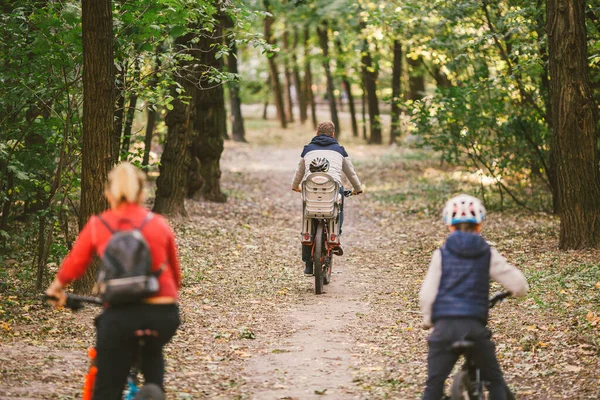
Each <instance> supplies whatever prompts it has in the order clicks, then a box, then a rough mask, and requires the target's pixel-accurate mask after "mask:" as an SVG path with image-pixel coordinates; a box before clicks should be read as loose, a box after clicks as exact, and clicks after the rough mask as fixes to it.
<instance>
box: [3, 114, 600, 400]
mask: <svg viewBox="0 0 600 400" xmlns="http://www.w3.org/2000/svg"><path fill="white" fill-rule="evenodd" d="M309 131H310V130H309ZM348 135H349V133H348V131H346V135H345V136H343V137H342V138H341V143H342V144H343V145H345V146H346V147H347V149H348V151H349V153H350V155H351V156H352V157H353V159H354V160H355V166H356V170H357V172H358V174H359V176H360V177H361V179H362V181H363V182H364V184H365V194H364V195H361V196H357V197H352V198H350V199H348V202H347V207H346V213H347V214H346V215H347V217H346V218H347V219H346V221H347V222H345V233H344V235H343V237H344V243H346V247H347V250H346V254H345V255H344V256H343V257H342V258H340V259H338V260H336V263H337V264H336V265H338V266H339V268H338V267H337V266H336V272H338V273H341V274H343V275H344V277H348V276H350V277H351V279H352V284H351V285H348V290H352V291H353V293H352V295H353V296H354V297H355V298H356V299H357V300H358V301H360V302H362V303H364V304H366V305H367V308H366V310H365V311H364V312H360V313H357V315H356V317H357V318H358V319H359V321H360V323H354V324H351V325H347V326H345V328H344V329H345V333H346V334H347V335H349V336H350V337H351V338H352V343H351V344H350V345H351V348H352V351H351V354H350V360H351V361H350V363H349V364H348V365H342V366H340V368H344V369H346V370H348V371H350V372H351V374H352V376H353V379H352V382H351V385H352V386H353V387H352V390H351V392H352V394H351V395H348V396H347V398H357V399H358V398H360V399H417V398H419V396H420V393H421V391H422V387H423V384H424V381H425V377H426V350H427V349H426V337H427V334H428V333H427V332H426V331H424V330H422V329H421V328H420V322H421V319H420V312H419V308H418V291H419V288H420V284H421V281H422V279H423V278H424V275H425V272H426V270H427V266H428V263H429V257H430V255H431V253H432V251H433V250H434V249H435V248H436V247H438V246H439V245H441V243H442V242H443V240H444V238H445V236H446V232H447V231H446V228H445V227H444V225H443V224H442V221H441V218H440V210H441V207H442V205H443V203H444V201H445V200H446V199H447V198H448V197H449V196H451V195H453V194H457V193H459V192H463V191H464V192H469V193H475V191H476V190H480V185H479V183H478V182H474V181H473V180H472V179H471V178H472V176H471V175H469V174H467V173H466V172H465V171H461V170H460V169H459V168H454V167H451V166H448V165H444V164H440V161H439V158H438V157H436V154H434V153H431V152H428V151H426V150H416V149H407V148H402V147H396V146H393V147H388V146H367V145H364V144H362V143H361V142H360V141H358V140H356V139H350V138H348ZM310 138H311V134H310V133H309V132H307V130H306V129H304V130H303V129H301V128H299V127H293V128H291V129H288V130H287V131H280V130H279V129H278V128H277V127H276V126H275V123H274V121H269V122H264V121H261V120H250V122H249V132H248V140H249V144H240V143H232V142H228V143H226V150H225V152H224V154H223V159H222V161H221V166H222V170H223V176H222V186H223V189H224V191H225V192H226V193H227V195H228V197H229V199H228V201H227V203H224V204H217V203H207V202H195V201H189V202H187V204H186V206H187V209H188V212H189V214H190V217H189V218H188V219H180V220H173V221H171V224H172V227H173V229H174V230H175V232H176V236H177V243H178V246H179V249H180V256H181V262H182V268H183V276H184V280H183V288H182V291H181V311H182V325H181V328H180V330H179V332H178V334H177V335H176V337H175V338H174V340H173V341H172V343H171V344H170V345H169V346H168V347H167V348H166V358H167V373H166V387H167V390H168V393H169V395H168V398H169V399H217V398H222V399H250V398H257V397H255V390H256V385H255V384H254V383H252V376H253V374H254V373H255V371H253V370H252V367H251V360H252V359H255V358H257V357H261V355H265V354H276V353H277V352H282V351H288V350H282V349H279V348H278V347H276V346H277V345H278V343H279V340H280V339H281V338H285V337H286V336H289V335H291V334H293V333H294V332H293V329H291V328H290V325H289V324H288V320H287V319H286V318H287V314H288V313H293V310H294V309H295V308H297V307H299V306H302V305H306V304H312V303H314V302H315V301H317V300H316V299H315V295H314V292H313V285H312V281H311V280H310V279H307V278H305V277H304V276H303V275H302V263H301V261H300V257H299V252H300V246H299V243H298V237H299V228H300V211H301V205H300V198H299V195H298V194H297V193H294V192H292V191H291V190H290V181H291V178H292V175H293V172H294V168H295V165H296V162H297V159H298V156H299V155H300V151H301V146H302V144H305V143H306V142H308V141H309V140H310ZM557 232H558V219H557V218H556V217H554V216H551V215H547V214H544V213H531V212H526V211H523V210H519V209H515V208H510V207H507V208H506V209H505V210H504V211H498V210H490V212H489V219H488V221H487V222H486V223H485V227H484V235H485V237H486V238H487V239H488V240H489V241H490V242H491V243H492V244H493V245H494V246H496V248H497V249H498V250H499V251H500V252H501V253H502V254H504V255H505V256H506V257H507V258H508V260H509V261H510V262H511V263H513V264H514V265H516V266H518V267H519V268H521V269H522V270H523V272H524V273H525V275H526V277H527V279H528V281H529V284H530V287H531V289H530V293H529V294H528V295H527V297H525V298H523V299H509V300H507V301H505V302H504V303H502V304H500V305H498V306H497V308H494V309H493V310H492V311H491V318H490V328H491V329H492V330H493V332H494V338H495V340H496V343H497V353H498V357H499V359H500V363H501V365H502V368H503V369H504V371H505V375H506V378H507V381H508V382H509V383H510V385H511V387H512V388H514V389H515V390H516V391H517V393H518V396H517V398H519V399H539V400H546V399H553V398H568V399H597V398H600V369H599V368H598V367H599V366H600V308H599V304H600V266H599V261H598V260H600V258H599V256H600V252H599V251H597V250H589V251H569V252H561V251H559V250H558V249H557ZM25 263H26V260H21V259H20V258H19V256H18V255H15V256H14V257H13V258H11V260H10V262H8V263H5V265H4V266H3V267H2V269H3V271H2V275H1V279H2V284H1V285H0V399H2V400H7V399H17V398H18V399H76V398H79V397H80V394H79V393H80V387H81V382H82V376H83V374H84V370H85V368H86V366H87V360H86V351H85V350H86V348H87V347H88V346H90V345H92V344H93V338H94V334H93V332H94V330H93V317H94V315H96V314H97V313H98V310H96V309H93V308H88V309H86V310H84V311H81V312H79V313H77V314H73V313H71V312H70V311H68V310H54V309H52V308H50V307H48V306H46V305H44V304H42V302H41V301H40V300H39V298H38V297H36V296H33V295H32V289H31V285H32V282H31V281H27V279H24V278H23V270H24V269H25V268H26V266H25ZM335 284H336V275H335V274H334V276H333V282H332V283H331V285H335ZM497 290H500V287H497V286H494V287H493V291H497ZM325 298H326V297H325ZM323 307H327V302H326V301H325V302H323ZM314 318H316V319H318V318H319V316H318V315H315V316H314ZM323 323H327V322H326V321H324V322H323ZM269 384H270V382H269V381H266V382H264V385H269ZM322 397H323V398H327V397H328V395H327V392H324V391H323V392H322ZM280 398H286V397H280ZM287 398H291V397H287ZM330 398H334V397H331V396H330Z"/></svg>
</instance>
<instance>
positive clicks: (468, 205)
mask: <svg viewBox="0 0 600 400" xmlns="http://www.w3.org/2000/svg"><path fill="white" fill-rule="evenodd" d="M442 218H443V219H444V222H445V223H446V225H455V224H460V223H461V222H470V223H473V224H480V223H481V222H483V220H484V219H485V207H484V206H483V204H481V201H480V200H479V199H478V198H477V197H473V196H469V195H468V194H460V195H458V196H456V197H453V198H451V199H450V200H448V201H447V202H446V206H445V207H444V210H443V211H442Z"/></svg>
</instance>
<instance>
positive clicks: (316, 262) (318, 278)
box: [313, 221, 325, 294]
mask: <svg viewBox="0 0 600 400" xmlns="http://www.w3.org/2000/svg"><path fill="white" fill-rule="evenodd" d="M324 247H325V242H324V241H323V221H319V222H318V225H317V232H316V233H315V251H314V253H313V273H314V275H315V294H323V280H324V279H323V278H324V275H325V273H324V271H323V256H324V254H323V248H324Z"/></svg>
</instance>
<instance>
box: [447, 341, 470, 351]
mask: <svg viewBox="0 0 600 400" xmlns="http://www.w3.org/2000/svg"><path fill="white" fill-rule="evenodd" d="M473 346H475V342H472V341H471V340H465V339H462V340H457V341H456V342H454V343H452V345H451V346H450V348H451V349H452V350H454V351H456V352H458V353H463V352H465V351H466V350H467V349H470V348H471V347H473Z"/></svg>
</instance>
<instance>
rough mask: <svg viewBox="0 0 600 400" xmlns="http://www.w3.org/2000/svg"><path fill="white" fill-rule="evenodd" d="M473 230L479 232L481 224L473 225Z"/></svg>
mask: <svg viewBox="0 0 600 400" xmlns="http://www.w3.org/2000/svg"><path fill="white" fill-rule="evenodd" d="M475 232H477V233H480V232H481V224H477V226H476V227H475Z"/></svg>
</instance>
